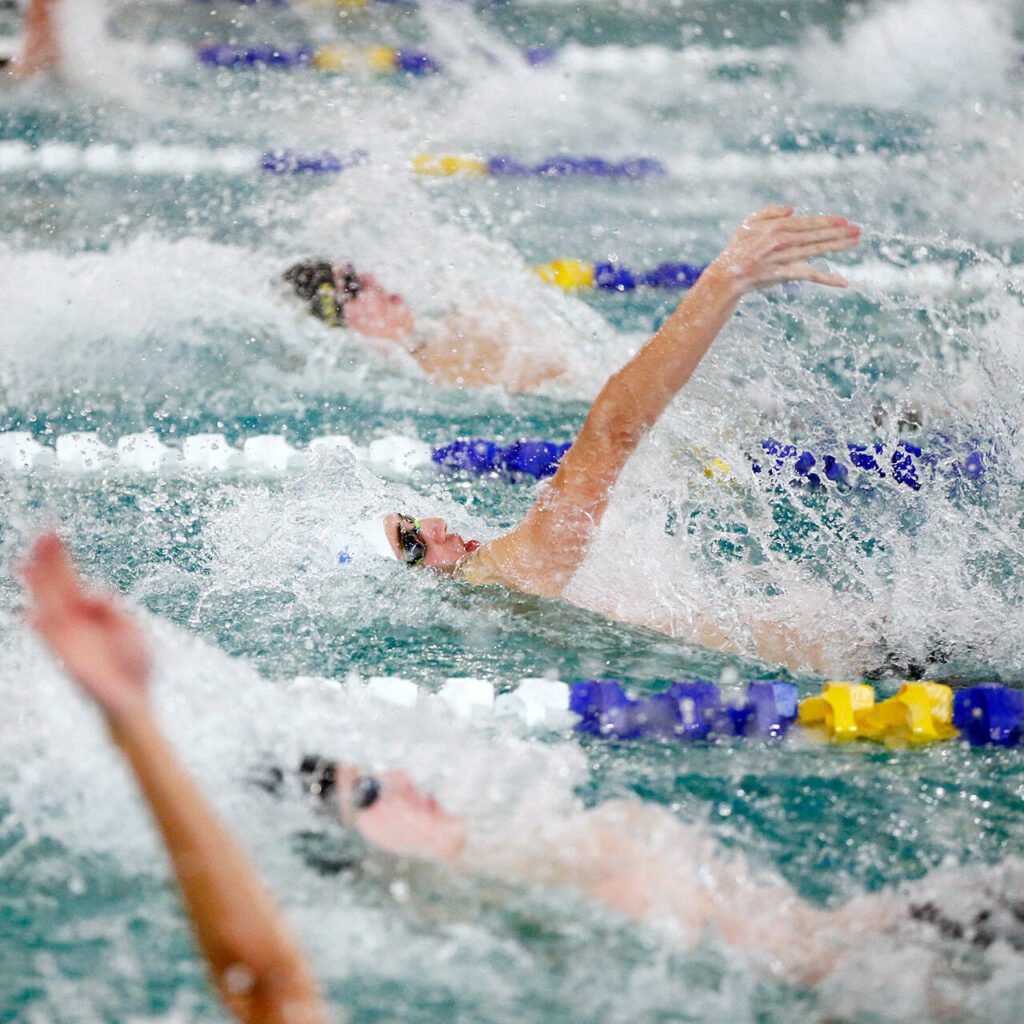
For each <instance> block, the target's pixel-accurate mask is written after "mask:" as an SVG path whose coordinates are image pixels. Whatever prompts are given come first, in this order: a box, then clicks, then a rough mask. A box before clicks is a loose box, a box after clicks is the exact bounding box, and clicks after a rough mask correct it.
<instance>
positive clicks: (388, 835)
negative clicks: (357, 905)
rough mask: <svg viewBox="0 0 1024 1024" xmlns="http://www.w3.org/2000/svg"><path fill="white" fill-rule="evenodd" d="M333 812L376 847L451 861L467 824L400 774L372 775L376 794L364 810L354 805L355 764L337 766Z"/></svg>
mask: <svg viewBox="0 0 1024 1024" xmlns="http://www.w3.org/2000/svg"><path fill="white" fill-rule="evenodd" d="M335 771H336V776H335V778H336V786H337V804H338V813H339V815H340V817H341V820H342V821H343V822H345V823H346V824H350V825H353V826H354V827H355V828H356V829H358V830H359V832H360V833H361V834H362V836H363V837H364V838H365V839H366V840H367V841H369V842H371V843H373V844H374V845H375V846H379V847H380V848H381V849H384V850H387V851H389V852H390V853H394V854H398V855H399V856H413V857H426V858H430V859H433V860H439V861H444V862H452V861H454V860H455V859H456V858H457V857H458V856H459V854H460V853H461V852H462V850H463V847H465V845H466V838H467V834H468V833H467V829H466V823H465V822H464V821H463V820H462V819H461V818H458V817H456V816H455V815H454V814H449V813H448V811H446V810H445V809H444V808H443V807H442V806H441V805H440V804H439V803H438V802H437V800H436V799H435V798H434V797H433V796H430V795H429V794H427V793H423V792H422V791H421V790H419V789H417V788H416V786H415V785H413V782H412V780H411V779H410V778H409V776H408V775H406V774H405V772H399V771H390V772H384V773H382V774H381V775H378V776H376V778H377V781H378V782H379V784H380V789H379V795H378V797H377V799H376V800H374V802H373V803H372V804H371V805H370V806H369V807H364V808H359V807H356V806H354V803H353V801H354V797H355V793H356V790H357V786H358V782H359V779H360V777H361V776H362V775H363V774H364V773H363V772H362V771H361V770H360V769H359V768H357V767H356V766H355V765H352V764H347V763H345V762H344V761H339V762H338V764H337V766H336V769H335Z"/></svg>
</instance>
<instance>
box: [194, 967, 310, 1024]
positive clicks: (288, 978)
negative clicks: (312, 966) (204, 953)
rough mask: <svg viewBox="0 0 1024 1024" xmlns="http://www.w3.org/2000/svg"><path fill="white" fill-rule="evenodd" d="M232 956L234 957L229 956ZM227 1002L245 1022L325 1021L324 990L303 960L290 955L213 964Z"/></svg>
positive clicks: (306, 1023) (298, 1023) (301, 1023)
mask: <svg viewBox="0 0 1024 1024" xmlns="http://www.w3.org/2000/svg"><path fill="white" fill-rule="evenodd" d="M229 959H230V958H229ZM211 970H212V977H213V982H214V984H215V986H216V988H217V991H218V992H219V993H220V997H221V999H222V1000H223V1002H224V1005H225V1006H227V1007H228V1009H229V1010H230V1011H231V1012H232V1014H233V1015H234V1016H235V1017H236V1018H237V1019H238V1020H239V1021H241V1022H242V1024H269V1022H274V1024H321V1022H324V1021H326V1020H327V1015H326V1012H325V1010H324V1006H323V1002H322V1000H321V998H320V994H319V992H318V990H317V988H316V985H315V983H314V982H313V981H312V979H311V978H310V976H309V975H308V972H307V971H306V969H305V967H304V965H303V964H301V963H298V962H296V961H295V960H294V958H293V957H289V956H287V955H283V956H281V955H278V956H274V955H269V956H255V957H252V958H249V959H237V960H235V961H234V962H233V963H225V964H224V965H223V966H221V967H220V968H219V969H218V968H214V967H212V965H211Z"/></svg>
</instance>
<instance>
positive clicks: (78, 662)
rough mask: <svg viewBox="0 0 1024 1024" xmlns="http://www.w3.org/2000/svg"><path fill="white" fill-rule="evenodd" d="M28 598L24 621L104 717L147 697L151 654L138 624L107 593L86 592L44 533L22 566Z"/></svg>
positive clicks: (59, 545)
mask: <svg viewBox="0 0 1024 1024" xmlns="http://www.w3.org/2000/svg"><path fill="white" fill-rule="evenodd" d="M21 575H22V578H23V579H24V580H25V584H26V586H27V587H28V591H29V594H30V595H31V597H32V602H33V604H32V607H31V608H30V609H29V614H28V621H29V624H30V625H31V626H32V628H33V629H34V630H35V631H36V632H37V633H38V634H39V635H40V636H41V637H42V639H43V641H44V642H45V643H46V645H47V646H48V647H49V648H50V650H51V651H52V652H53V653H54V654H55V655H56V656H57V657H58V658H59V659H60V660H61V661H62V662H63V664H64V667H65V669H67V671H68V673H69V674H70V675H71V676H72V677H73V678H74V680H75V681H76V682H77V683H78V685H79V686H80V687H81V688H82V689H83V690H84V691H85V692H86V693H87V694H88V695H89V696H90V697H92V699H93V700H95V701H96V703H97V704H99V706H100V708H101V710H102V711H103V712H104V714H106V715H107V717H108V718H111V719H116V718H119V717H122V716H123V715H125V714H127V713H130V711H131V710H132V709H133V708H135V707H137V706H138V705H139V704H140V703H144V702H145V699H146V683H147V682H148V680H149V672H150V656H149V646H148V644H147V643H146V640H145V637H144V636H143V633H142V630H141V629H140V628H139V625H138V624H137V623H136V621H135V620H134V619H133V618H132V617H131V616H130V615H129V614H128V613H127V612H125V611H123V610H122V609H121V608H119V607H118V606H117V604H116V603H115V602H114V600H113V599H112V598H111V597H109V596H108V595H106V594H95V593H90V592H89V591H87V590H86V589H85V587H84V586H83V584H82V579H81V577H80V576H79V575H78V572H77V570H76V569H75V567H74V565H72V563H71V559H70V557H69V556H68V552H67V548H65V547H64V542H63V541H62V540H61V539H60V538H59V537H58V536H57V535H56V534H55V533H46V534H43V536H41V537H40V538H39V539H38V540H37V541H36V542H35V544H33V545H32V550H31V551H30V552H29V555H28V558H27V559H26V560H25V562H24V563H23V564H22V566H21Z"/></svg>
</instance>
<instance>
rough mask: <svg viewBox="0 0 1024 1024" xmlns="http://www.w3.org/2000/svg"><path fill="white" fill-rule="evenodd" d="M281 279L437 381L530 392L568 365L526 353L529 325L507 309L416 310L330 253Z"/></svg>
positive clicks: (314, 310)
mask: <svg viewBox="0 0 1024 1024" xmlns="http://www.w3.org/2000/svg"><path fill="white" fill-rule="evenodd" d="M284 279H285V280H286V281H287V282H288V283H289V284H290V285H291V286H292V287H293V288H294V289H295V293H296V294H297V295H298V296H299V297H300V298H301V299H303V300H304V301H305V302H306V303H307V305H308V309H309V312H310V313H311V314H312V315H313V316H315V317H317V318H318V319H319V320H323V321H324V323H326V324H329V325H330V326H331V327H347V328H348V329H349V330H351V331H354V332H355V333H356V334H359V335H360V336H362V337H363V338H365V339H366V340H367V342H368V343H370V344H371V345H373V347H375V348H378V349H380V350H381V351H384V352H389V351H395V350H398V351H402V352H405V353H406V354H407V355H409V356H411V357H412V358H413V359H414V360H415V361H416V362H417V363H418V364H419V366H420V367H421V369H422V370H423V372H424V373H425V374H426V375H427V376H428V377H429V378H430V379H431V380H432V381H434V382H435V383H437V384H446V385H452V386H457V387H485V386H486V385H488V384H500V385H502V386H504V387H505V388H506V389H507V390H508V391H513V392H527V391H535V390H536V389H537V388H538V387H539V386H540V385H541V384H543V383H545V382H546V381H550V380H554V379H556V378H558V377H561V376H563V375H564V374H565V373H566V367H565V364H564V363H562V362H561V361H560V360H558V359H557V358H555V357H553V356H551V355H541V354H539V353H536V352H531V353H530V354H529V355H528V356H527V355H525V354H523V352H522V347H523V346H522V345H519V344H517V341H516V339H517V336H519V337H521V338H522V340H523V342H524V343H525V342H528V340H529V332H528V327H527V325H526V324H525V323H524V322H523V320H522V318H520V317H517V316H516V315H514V314H513V313H512V312H511V311H509V310H502V311H498V310H493V309H486V308H484V307H482V306H481V307H476V308H472V307H467V308H465V309H461V310H458V311H456V312H453V313H451V314H449V315H448V316H446V317H444V318H443V319H441V320H438V321H428V320H427V319H426V318H423V317H416V316H414V315H413V312H412V310H411V309H410V308H409V307H408V306H407V305H406V303H405V300H404V299H403V298H402V296H401V295H399V294H397V293H395V292H390V291H388V290H387V289H386V288H385V287H384V286H383V285H382V284H381V283H380V281H378V280H377V278H376V277H374V276H373V275H372V274H367V273H363V272H357V271H356V269H355V267H353V266H352V264H351V263H340V262H333V263H332V262H329V261H328V260H325V259H308V260H303V261H302V262H300V263H296V264H294V265H293V266H291V267H289V268H288V270H286V271H285V273H284Z"/></svg>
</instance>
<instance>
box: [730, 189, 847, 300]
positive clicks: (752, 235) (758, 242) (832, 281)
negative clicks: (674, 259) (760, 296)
mask: <svg viewBox="0 0 1024 1024" xmlns="http://www.w3.org/2000/svg"><path fill="white" fill-rule="evenodd" d="M859 241H860V228H859V227H858V226H857V225H856V224H851V223H850V222H849V221H848V220H847V219H846V218H845V217H826V216H811V217H794V216H793V207H792V206H766V207H765V208H764V209H763V210H759V211H758V212H757V213H755V214H752V215H751V216H749V217H748V218H747V219H746V220H745V221H744V222H743V223H742V224H741V225H740V228H739V230H738V231H737V232H736V234H735V235H734V236H733V238H732V241H731V242H730V243H729V244H728V245H727V246H726V247H725V249H724V250H723V252H722V254H721V255H720V256H719V257H718V258H717V259H716V260H715V261H714V263H713V264H712V266H714V267H718V268H719V269H720V270H722V271H723V272H724V273H725V274H727V275H729V277H731V278H732V279H733V280H734V281H735V284H736V286H737V287H738V289H739V292H740V294H744V293H746V292H751V291H755V290H756V289H758V288H767V287H768V286H769V285H773V284H779V283H781V282H783V281H812V282H814V283H815V284H824V285H829V286H830V287H833V288H845V287H846V285H847V283H848V282H847V281H846V279H845V278H843V277H840V276H839V275H838V274H829V273H826V272H825V271H823V270H819V269H818V268H817V267H812V266H811V265H810V264H809V263H808V262H807V261H808V260H809V259H811V258H813V257H815V256H825V255H827V254H828V253H831V252H841V251H842V250H843V249H852V248H854V246H856V245H857V243H858V242H859Z"/></svg>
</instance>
